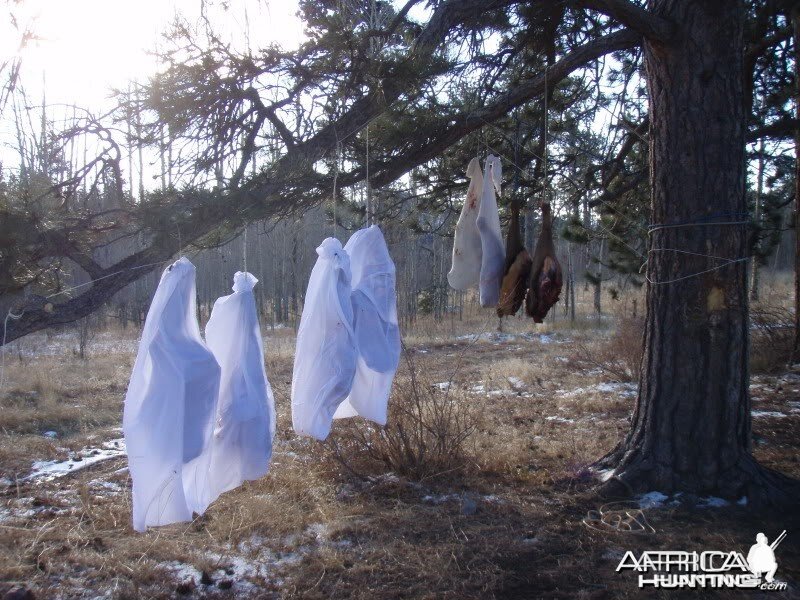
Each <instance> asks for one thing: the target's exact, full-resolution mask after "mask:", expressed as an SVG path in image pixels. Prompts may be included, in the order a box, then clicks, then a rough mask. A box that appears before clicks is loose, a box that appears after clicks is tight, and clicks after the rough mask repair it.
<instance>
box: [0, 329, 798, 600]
mask: <svg viewBox="0 0 800 600" xmlns="http://www.w3.org/2000/svg"><path fill="white" fill-rule="evenodd" d="M495 327H496V319H494V320H490V321H489V322H487V323H483V324H481V323H477V322H476V323H462V324H459V323H455V322H452V321H450V320H448V322H447V323H443V324H438V325H437V324H433V323H418V324H417V326H416V327H415V328H414V329H413V330H410V331H409V332H407V334H406V339H405V343H406V346H407V360H404V361H403V364H402V366H401V372H400V374H399V377H398V382H399V383H398V386H399V387H398V390H399V391H397V392H396V394H394V395H393V398H392V402H393V403H397V406H398V407H399V408H397V409H393V410H395V412H396V411H397V410H400V409H401V408H402V407H404V406H405V407H407V406H408V404H407V403H408V402H409V400H408V397H407V396H404V395H403V394H407V388H406V387H403V385H406V384H405V383H403V382H407V381H408V378H409V376H410V372H411V371H412V370H413V371H414V374H415V376H416V379H415V383H414V385H415V386H417V387H418V388H420V389H422V390H423V396H424V398H425V399H426V400H425V401H426V402H429V403H431V404H430V406H432V407H433V410H434V412H435V411H436V410H438V409H441V407H448V408H447V410H449V411H454V412H450V413H447V414H446V415H445V417H443V419H444V420H445V421H446V423H444V425H442V423H439V426H441V427H445V428H446V427H454V428H455V429H456V430H457V431H456V435H459V432H463V433H464V436H463V443H462V444H461V448H460V450H459V451H458V452H455V451H454V453H453V456H449V457H446V458H447V459H448V460H450V461H451V463H450V464H452V468H449V467H448V468H446V469H444V470H443V472H428V473H426V474H424V475H420V471H419V468H420V465H419V464H414V462H413V461H411V463H409V464H404V463H403V462H402V460H401V459H397V460H395V462H394V463H393V462H392V461H391V460H388V459H382V458H381V457H380V456H377V457H376V456H365V455H364V448H365V447H366V446H364V443H363V442H364V439H367V441H368V442H369V439H374V438H370V437H369V436H375V435H377V434H376V432H375V428H372V427H370V426H369V425H368V424H366V423H364V422H359V421H353V422H349V423H337V424H336V425H335V427H334V430H335V432H334V435H333V437H332V441H331V442H330V443H327V444H321V443H318V442H313V441H310V440H307V439H299V438H298V437H296V436H295V435H294V434H293V433H292V431H291V416H290V400H289V389H290V382H291V370H292V353H293V347H294V337H293V335H294V334H293V332H292V330H291V329H290V328H286V329H280V330H278V329H276V330H274V331H269V330H268V331H266V332H265V333H266V342H265V343H266V352H267V369H268V371H267V372H268V376H269V378H270V380H271V383H272V386H273V389H274V392H275V398H276V403H277V411H278V420H279V422H278V434H277V440H276V445H275V452H274V455H273V460H272V467H271V472H270V473H269V474H268V475H267V476H266V477H264V478H262V479H261V480H258V481H255V482H249V483H247V484H245V485H243V486H242V487H240V488H238V489H236V490H234V491H231V492H229V493H227V494H225V495H223V496H222V497H221V498H220V499H219V500H218V501H217V502H216V503H214V504H213V505H212V506H211V508H210V509H209V510H208V511H207V513H206V514H205V515H204V516H202V517H198V518H197V519H195V520H194V521H193V522H192V523H187V524H181V525H174V526H169V527H163V528H158V529H153V530H151V531H149V532H148V533H146V534H138V533H135V532H133V530H132V529H131V506H130V477H129V475H128V471H127V463H126V458H125V453H124V440H123V439H122V432H121V427H120V426H121V417H122V404H123V398H124V394H125V389H126V385H127V380H128V377H129V374H130V369H131V367H132V364H133V360H134V356H135V349H136V339H135V334H134V333H132V332H130V333H127V334H121V333H107V334H101V335H99V336H97V337H96V338H95V339H94V340H93V341H92V343H91V344H90V345H89V356H88V357H87V358H86V359H85V360H82V359H80V358H78V357H77V356H74V353H73V351H72V349H71V348H72V344H73V342H74V339H73V338H71V337H70V336H69V334H67V333H65V334H60V335H57V336H54V337H50V338H45V336H41V337H36V336H33V337H31V338H29V340H28V341H26V342H25V343H24V344H21V345H17V347H16V349H15V350H14V354H11V355H9V356H8V357H7V360H6V369H5V370H6V379H7V382H6V385H5V387H4V389H3V390H2V392H0V432H2V436H0V594H1V593H3V592H5V591H6V590H7V589H9V588H11V587H12V586H14V585H18V586H19V585H22V586H27V587H28V588H30V589H31V590H32V591H33V592H34V593H35V597H36V598H170V597H187V598H192V597H195V598H217V597H218V598H232V597H235V598H246V597H253V598H270V597H276V598H284V597H285V598H293V597H297V598H399V597H430V598H434V597H435V598H448V597H449V598H478V597H498V598H639V597H642V596H643V595H644V592H643V591H642V590H640V589H639V588H638V585H637V575H636V573H634V572H632V571H622V572H617V571H616V569H617V565H618V564H619V562H620V560H621V558H622V557H623V556H624V554H625V552H626V551H628V550H632V551H634V552H635V553H636V554H637V556H638V553H639V552H641V551H643V550H657V549H664V550H689V551H692V550H697V551H702V550H723V551H726V552H729V551H731V550H736V551H741V552H744V553H745V554H746V553H747V550H748V549H749V547H750V545H752V544H753V543H754V542H755V535H756V533H757V532H760V531H763V532H764V533H766V534H767V536H768V537H769V538H770V540H772V539H773V538H774V537H775V536H776V535H778V534H779V533H780V532H781V531H782V530H784V529H786V530H787V531H788V536H787V538H786V540H785V541H784V542H783V543H782V544H781V546H780V547H779V549H778V552H777V555H778V561H779V569H778V573H777V579H778V580H780V581H785V582H787V583H788V585H789V588H788V590H786V591H783V592H772V593H773V594H776V596H775V597H782V598H791V597H800V514H798V513H797V512H795V513H791V512H783V513H780V514H776V513H775V512H773V511H770V512H762V513H758V512H753V511H749V510H748V508H747V506H745V505H743V504H742V503H744V502H745V500H742V502H741V503H736V502H734V503H728V502H725V501H724V500H721V499H719V498H697V497H688V496H680V497H669V498H668V497H666V496H664V495H663V494H661V493H660V492H659V490H652V491H651V493H649V494H646V495H642V496H639V497H637V498H635V499H633V500H629V501H626V502H622V503H612V502H610V501H609V500H608V499H605V500H604V499H600V498H599V497H598V496H597V495H596V494H595V493H594V491H593V486H594V485H595V484H596V483H597V476H598V474H597V473H594V472H593V471H592V470H591V469H590V465H591V464H592V462H593V461H594V460H596V459H597V458H599V457H601V456H602V455H603V454H604V453H605V452H607V451H609V450H610V449H611V448H612V447H613V446H614V445H615V444H616V443H617V442H618V440H620V439H621V437H622V436H624V434H625V433H626V431H627V430H628V427H629V424H630V416H631V411H632V408H633V405H634V402H635V395H636V386H635V384H634V383H632V382H631V381H628V379H630V369H629V368H628V369H627V371H626V364H625V362H626V358H625V356H624V354H625V351H626V350H625V344H624V343H622V344H621V342H620V339H619V337H618V336H617V337H616V338H615V334H614V333H613V332H612V327H611V325H610V322H608V321H593V320H589V321H583V322H580V323H578V324H577V325H570V324H569V323H568V322H557V323H555V324H549V325H547V324H546V325H545V326H544V327H543V328H542V327H541V326H539V328H538V329H534V328H533V326H532V325H531V324H530V323H529V322H527V321H523V320H521V319H511V320H510V321H508V322H507V323H506V324H505V325H504V329H505V330H506V331H505V332H503V333H500V332H497V331H495ZM623 342H624V340H623ZM629 345H630V344H629ZM634 345H635V344H634ZM628 350H630V348H628ZM632 353H633V354H634V355H635V352H633V351H632ZM632 361H635V358H634V359H628V364H629V365H630V364H631V363H632ZM593 363H594V364H593ZM403 390H406V391H403ZM751 392H752V397H753V417H754V418H753V430H754V452H755V455H756V457H757V459H758V460H759V461H760V462H761V463H762V464H764V465H766V466H769V467H772V468H774V469H777V470H779V471H782V472H784V473H786V474H789V475H792V476H794V477H800V460H799V459H798V456H800V372H793V371H786V370H783V371H779V372H773V373H759V374H756V375H754V376H753V377H752V384H751ZM412 396H414V394H412ZM414 397H417V396H414ZM437 407H438V408H437ZM426 410H427V409H426ZM437 414H440V413H437ZM443 435H444V437H443V439H447V437H446V435H447V432H445V434H443ZM365 436H366V438H365ZM459 439H462V438H459ZM445 454H446V453H445ZM393 464H394V465H395V466H396V467H397V468H391V465H393ZM441 464H443V465H444V464H447V461H446V460H445V461H444V462H442V463H441ZM423 466H424V465H423ZM623 521H624V522H625V523H627V524H628V526H625V525H624V523H623ZM615 524H616V525H617V526H615ZM764 594H765V593H763V592H752V591H741V592H737V591H727V592H715V593H714V592H711V591H708V590H706V591H699V590H692V591H684V592H682V593H681V594H680V597H694V596H695V595H702V596H703V597H734V598H735V597H742V598H744V597H747V598H752V597H760V596H763V595H764ZM647 595H648V596H652V597H675V595H674V593H672V595H671V594H669V593H668V592H664V591H653V590H649V591H648V593H647Z"/></svg>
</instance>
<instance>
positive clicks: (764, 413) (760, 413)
mask: <svg viewBox="0 0 800 600" xmlns="http://www.w3.org/2000/svg"><path fill="white" fill-rule="evenodd" d="M750 414H751V415H753V416H754V417H775V418H781V417H788V416H789V415H787V414H786V413H782V412H778V411H776V410H754V411H751V413H750Z"/></svg>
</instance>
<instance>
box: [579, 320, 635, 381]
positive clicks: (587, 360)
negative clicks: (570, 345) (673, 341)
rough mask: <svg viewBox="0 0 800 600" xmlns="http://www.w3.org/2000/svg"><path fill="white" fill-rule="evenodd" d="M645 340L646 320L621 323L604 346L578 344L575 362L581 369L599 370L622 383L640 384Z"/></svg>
mask: <svg viewBox="0 0 800 600" xmlns="http://www.w3.org/2000/svg"><path fill="white" fill-rule="evenodd" d="M643 338H644V320H643V319H632V318H627V319H620V320H619V322H618V323H617V328H616V330H615V331H614V333H613V334H612V335H611V337H609V338H607V339H606V340H604V341H602V342H601V343H598V344H594V345H592V346H589V345H588V344H586V343H582V342H581V343H577V344H576V350H575V353H574V354H573V356H572V362H573V363H575V364H576V365H577V366H579V367H581V368H584V367H590V368H596V369H600V370H601V371H604V372H605V373H608V374H609V375H611V376H612V377H614V378H615V379H618V380H619V381H638V380H639V372H640V370H641V365H642V353H643V351H644V344H643Z"/></svg>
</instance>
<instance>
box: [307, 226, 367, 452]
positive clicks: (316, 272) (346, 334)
mask: <svg viewBox="0 0 800 600" xmlns="http://www.w3.org/2000/svg"><path fill="white" fill-rule="evenodd" d="M317 254H318V258H317V262H316V264H315V265H314V268H313V269H312V270H311V278H310V279H309V282H308V290H307V291H306V298H305V303H304V305H303V314H302V316H301V318H300V327H299V329H298V332H297V346H296V349H295V356H294V371H293V373H292V425H293V426H294V430H295V432H297V433H298V434H301V435H308V436H311V437H314V438H317V439H319V440H324V439H325V438H326V437H328V433H330V429H331V421H332V419H333V415H334V413H335V412H336V409H337V408H338V406H339V405H340V404H341V403H342V402H343V401H344V399H345V398H347V396H348V394H350V389H351V387H352V385H353V377H354V376H355V371H356V359H357V349H356V342H355V334H354V332H353V308H352V304H351V301H350V292H351V289H350V259H349V257H348V255H347V252H345V250H344V248H342V244H341V242H339V240H337V239H335V238H327V239H326V240H324V241H323V242H322V244H320V246H319V248H317Z"/></svg>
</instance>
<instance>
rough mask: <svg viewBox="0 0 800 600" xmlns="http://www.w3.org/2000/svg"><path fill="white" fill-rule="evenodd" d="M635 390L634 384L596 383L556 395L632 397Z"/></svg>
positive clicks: (559, 392) (566, 396) (567, 396)
mask: <svg viewBox="0 0 800 600" xmlns="http://www.w3.org/2000/svg"><path fill="white" fill-rule="evenodd" d="M636 390H637V386H636V384H635V383H619V382H610V383H608V382H604V383H598V384H597V385H594V386H588V387H579V388H575V389H572V390H559V391H558V392H557V393H558V395H559V396H561V397H562V398H569V397H572V396H581V395H583V394H591V393H593V392H600V393H603V394H619V395H621V396H625V397H633V396H635V395H636Z"/></svg>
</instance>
